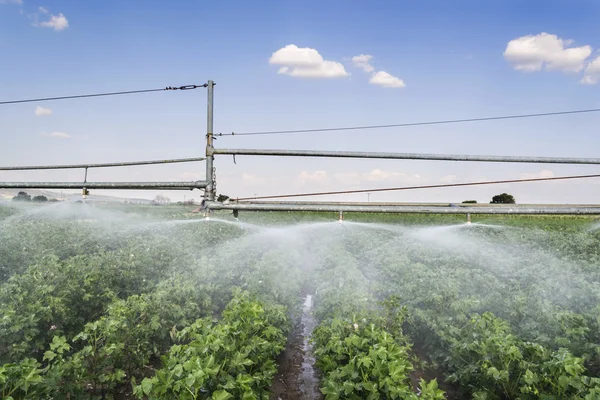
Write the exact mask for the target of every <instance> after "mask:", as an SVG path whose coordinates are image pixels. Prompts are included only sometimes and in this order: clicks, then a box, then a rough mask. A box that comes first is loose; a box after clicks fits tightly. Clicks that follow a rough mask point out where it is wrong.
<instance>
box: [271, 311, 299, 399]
mask: <svg viewBox="0 0 600 400" xmlns="http://www.w3.org/2000/svg"><path fill="white" fill-rule="evenodd" d="M303 330H304V327H303V326H302V323H301V322H300V321H297V322H296V323H295V324H294V327H293V328H292V332H291V333H290V335H289V337H288V343H287V346H286V348H285V350H284V351H283V353H281V354H280V355H279V357H278V358H277V365H278V366H279V369H278V371H277V374H276V375H275V377H274V378H273V384H272V385H271V396H270V399H271V400H299V399H303V398H304V394H303V392H302V389H301V388H302V383H303V382H301V378H300V377H301V376H302V361H303V360H304V350H303V349H302V346H303V343H304V336H303V335H302V332H303Z"/></svg>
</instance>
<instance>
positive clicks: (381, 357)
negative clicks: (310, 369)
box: [312, 313, 445, 400]
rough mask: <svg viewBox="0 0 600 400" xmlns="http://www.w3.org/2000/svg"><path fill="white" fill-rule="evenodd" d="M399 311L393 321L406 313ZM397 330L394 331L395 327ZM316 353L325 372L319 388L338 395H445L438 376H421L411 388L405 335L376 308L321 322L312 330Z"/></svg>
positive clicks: (432, 399)
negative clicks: (375, 311) (384, 320)
mask: <svg viewBox="0 0 600 400" xmlns="http://www.w3.org/2000/svg"><path fill="white" fill-rule="evenodd" d="M401 315H402V316H403V315H404V313H400V314H396V316H395V317H394V319H395V321H394V322H395V323H401V322H402V319H401V318H398V316H401ZM392 332H393V333H392ZM312 340H313V342H314V354H315V356H316V359H317V367H318V368H319V370H320V371H321V373H322V375H323V376H322V380H321V392H322V393H323V394H324V395H325V399H327V400H337V399H369V400H372V399H406V400H417V399H428V400H440V399H445V393H444V391H443V390H441V389H439V387H438V383H437V381H436V380H435V379H433V380H431V381H429V382H427V381H425V380H424V379H422V378H421V379H420V380H419V383H418V387H417V388H416V391H415V388H413V386H412V384H411V380H410V377H409V374H410V373H411V372H413V371H414V370H415V368H414V366H413V363H412V362H411V357H410V349H411V346H410V344H409V343H408V340H407V338H406V337H405V336H404V335H402V333H401V332H400V331H399V330H398V329H393V325H392V326H389V325H386V324H382V321H381V319H380V318H374V317H373V313H370V314H369V315H365V316H364V317H363V318H361V317H359V316H358V315H355V316H353V318H352V320H351V321H349V320H348V319H346V318H342V317H336V318H334V319H332V320H330V321H327V322H323V323H321V324H320V325H319V326H318V327H317V329H316V330H315V332H314V333H313V338H312Z"/></svg>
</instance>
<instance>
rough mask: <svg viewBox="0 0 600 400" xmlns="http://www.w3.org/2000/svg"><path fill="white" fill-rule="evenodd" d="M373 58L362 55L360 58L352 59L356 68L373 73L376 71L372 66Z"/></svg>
mask: <svg viewBox="0 0 600 400" xmlns="http://www.w3.org/2000/svg"><path fill="white" fill-rule="evenodd" d="M372 58H373V56H371V55H368V54H360V55H358V56H354V57H352V64H354V66H355V67H357V68H360V69H362V70H363V71H365V72H368V73H371V72H373V71H375V68H374V67H373V66H372V65H371V64H370V61H371V59H372Z"/></svg>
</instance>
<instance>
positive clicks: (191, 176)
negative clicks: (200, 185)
mask: <svg viewBox="0 0 600 400" xmlns="http://www.w3.org/2000/svg"><path fill="white" fill-rule="evenodd" d="M202 177H203V175H202V174H200V173H199V172H184V173H182V174H179V179H182V180H184V181H199V180H201V179H202Z"/></svg>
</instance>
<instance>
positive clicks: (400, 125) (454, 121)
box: [215, 108, 600, 136]
mask: <svg viewBox="0 0 600 400" xmlns="http://www.w3.org/2000/svg"><path fill="white" fill-rule="evenodd" d="M595 112H600V108H590V109H583V110H570V111H554V112H545V113H534V114H514V115H500V116H492V117H480V118H464V119H448V120H437V121H421V122H407V123H398V124H386V125H363V126H346V127H335V128H315V129H293V130H280V131H257V132H231V133H219V134H216V135H215V136H250V135H278V134H295V133H317V132H337V131H352V130H361V129H384V128H404V127H409V126H423V125H444V124H459V123H467V122H482V121H497V120H506V119H518V118H538V117H550V116H556V115H569V114H584V113H595Z"/></svg>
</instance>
